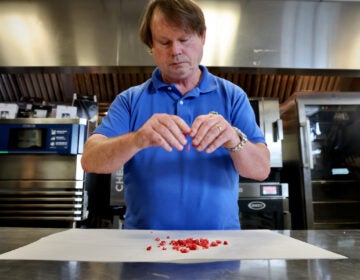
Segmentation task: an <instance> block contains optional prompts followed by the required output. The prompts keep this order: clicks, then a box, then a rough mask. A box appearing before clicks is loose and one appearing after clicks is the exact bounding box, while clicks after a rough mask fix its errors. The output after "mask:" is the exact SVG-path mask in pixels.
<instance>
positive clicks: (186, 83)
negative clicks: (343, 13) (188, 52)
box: [163, 68, 202, 95]
mask: <svg viewBox="0 0 360 280" xmlns="http://www.w3.org/2000/svg"><path fill="white" fill-rule="evenodd" d="M201 77H202V71H201V70H200V68H197V70H196V72H195V73H194V75H192V76H191V78H190V79H185V80H179V81H172V82H173V83H174V84H175V86H176V88H177V89H178V90H179V91H180V92H181V94H182V95H185V94H186V93H188V92H189V91H190V90H192V89H193V88H195V87H196V86H197V85H198V84H199V83H200V81H201ZM163 80H164V82H165V83H171V82H170V81H169V80H167V79H166V78H165V77H163Z"/></svg>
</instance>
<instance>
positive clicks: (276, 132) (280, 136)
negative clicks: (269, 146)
mask: <svg viewBox="0 0 360 280" xmlns="http://www.w3.org/2000/svg"><path fill="white" fill-rule="evenodd" d="M273 138H274V142H278V141H282V140H284V130H283V122H282V119H277V120H276V121H275V122H274V123H273Z"/></svg>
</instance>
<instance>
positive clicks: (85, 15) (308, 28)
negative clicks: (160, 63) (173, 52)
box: [0, 0, 360, 69]
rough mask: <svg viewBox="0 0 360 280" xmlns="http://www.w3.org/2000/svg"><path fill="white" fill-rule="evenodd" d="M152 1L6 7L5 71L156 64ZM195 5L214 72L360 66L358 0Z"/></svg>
mask: <svg viewBox="0 0 360 280" xmlns="http://www.w3.org/2000/svg"><path fill="white" fill-rule="evenodd" d="M146 2H147V1H146V0H136V1H133V0H96V1H87V0H76V1H73V0H65V1H56V0H47V1H41V0H30V1H21V0H15V1H0V49H1V50H2V51H1V54H0V65H2V66H105V65H124V66H129V65H130V66H146V65H154V62H153V60H152V58H151V56H150V55H149V54H148V53H147V51H146V49H145V47H144V46H143V45H142V43H140V40H139V36H138V25H139V19H140V17H141V15H142V13H143V10H144V6H145V4H146ZM197 2H198V3H199V5H200V6H201V7H202V8H203V10H204V14H205V18H206V21H207V30H208V32H207V42H206V46H205V52H204V59H203V63H204V64H206V65H208V66H236V67H239V66H240V67H276V68H277V67H281V68H329V69H359V68H360V51H359V50H360V45H359V44H360V43H359V40H358V38H359V35H360V30H359V28H358V26H360V3H358V2H353V1H351V2H350V1H341V2H340V1H331V2H329V1H277V0H272V1H266V0H256V1H247V0H239V1H233V0H223V1H215V0H198V1H197ZM224 42H226V43H224Z"/></svg>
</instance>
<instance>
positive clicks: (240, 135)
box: [227, 126, 248, 152]
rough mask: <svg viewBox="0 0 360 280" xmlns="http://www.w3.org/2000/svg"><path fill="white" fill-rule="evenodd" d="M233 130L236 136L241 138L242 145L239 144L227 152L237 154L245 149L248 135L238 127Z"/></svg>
mask: <svg viewBox="0 0 360 280" xmlns="http://www.w3.org/2000/svg"><path fill="white" fill-rule="evenodd" d="M233 129H234V130H235V132H236V134H237V135H238V136H239V138H240V143H239V144H237V145H236V146H235V147H232V148H228V149H227V150H228V151H229V152H236V151H239V150H241V149H242V148H244V146H245V145H246V142H247V141H248V139H247V137H246V135H245V134H244V133H243V132H242V131H241V130H240V129H238V128H237V127H235V126H233Z"/></svg>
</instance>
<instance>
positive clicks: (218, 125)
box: [215, 124, 222, 134]
mask: <svg viewBox="0 0 360 280" xmlns="http://www.w3.org/2000/svg"><path fill="white" fill-rule="evenodd" d="M215 126H216V128H217V129H218V130H219V134H220V133H221V130H222V127H221V125H220V124H217V125H215Z"/></svg>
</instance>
